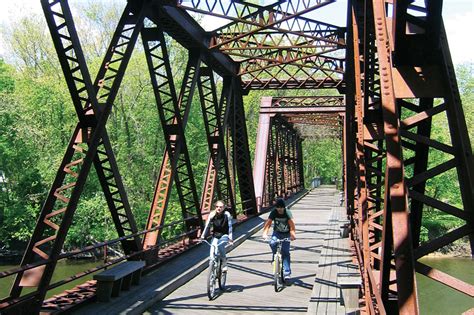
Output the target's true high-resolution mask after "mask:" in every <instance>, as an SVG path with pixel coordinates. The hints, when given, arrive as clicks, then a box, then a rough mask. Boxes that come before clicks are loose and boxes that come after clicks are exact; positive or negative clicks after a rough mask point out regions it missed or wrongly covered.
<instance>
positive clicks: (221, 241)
mask: <svg viewBox="0 0 474 315" xmlns="http://www.w3.org/2000/svg"><path fill="white" fill-rule="evenodd" d="M228 242H229V236H228V235H227V234H226V235H223V236H222V237H221V238H220V239H219V245H218V247H217V249H218V250H219V255H220V256H221V259H222V271H227V256H226V253H225V246H226V245H227V243H228Z"/></svg>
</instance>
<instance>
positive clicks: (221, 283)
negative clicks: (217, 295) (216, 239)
mask: <svg viewBox="0 0 474 315" xmlns="http://www.w3.org/2000/svg"><path fill="white" fill-rule="evenodd" d="M218 270H219V272H218V279H219V289H221V290H224V288H225V281H226V280H227V272H224V271H222V260H219V263H218Z"/></svg>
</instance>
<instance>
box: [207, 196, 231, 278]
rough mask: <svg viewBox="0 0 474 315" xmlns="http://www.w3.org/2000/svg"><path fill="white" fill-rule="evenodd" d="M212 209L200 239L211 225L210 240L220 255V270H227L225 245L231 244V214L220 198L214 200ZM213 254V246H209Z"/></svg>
mask: <svg viewBox="0 0 474 315" xmlns="http://www.w3.org/2000/svg"><path fill="white" fill-rule="evenodd" d="M214 208H215V209H214V211H212V212H211V213H210V214H209V217H208V218H207V221H206V226H205V227H204V230H203V232H202V234H201V239H204V238H205V237H206V234H207V230H208V229H209V226H211V227H212V229H211V234H212V237H213V238H212V242H211V244H212V245H213V246H217V249H218V250H219V254H220V255H221V257H222V271H223V272H226V271H227V257H226V254H225V246H226V245H227V243H230V244H232V242H233V240H232V215H231V214H230V213H229V211H227V210H226V209H225V205H224V202H223V201H222V200H218V201H216V203H215V204H214ZM213 255H214V251H213V247H212V246H211V251H210V256H211V258H214V257H213Z"/></svg>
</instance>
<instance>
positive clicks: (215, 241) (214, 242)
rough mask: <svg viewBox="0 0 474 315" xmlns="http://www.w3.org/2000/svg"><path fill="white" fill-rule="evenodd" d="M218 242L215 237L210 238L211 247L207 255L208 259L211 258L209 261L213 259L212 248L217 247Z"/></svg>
mask: <svg viewBox="0 0 474 315" xmlns="http://www.w3.org/2000/svg"><path fill="white" fill-rule="evenodd" d="M218 241H219V240H218V239H217V238H215V237H213V238H212V241H211V245H212V246H211V249H210V253H209V257H211V260H212V259H214V248H215V246H217V244H218Z"/></svg>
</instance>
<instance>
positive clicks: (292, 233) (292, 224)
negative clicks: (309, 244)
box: [288, 219, 296, 241]
mask: <svg viewBox="0 0 474 315" xmlns="http://www.w3.org/2000/svg"><path fill="white" fill-rule="evenodd" d="M288 225H289V226H290V239H291V240H292V241H294V240H296V228H295V222H294V221H293V219H288Z"/></svg>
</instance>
